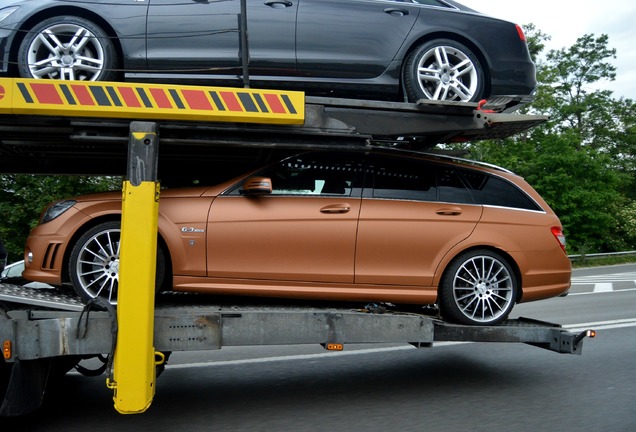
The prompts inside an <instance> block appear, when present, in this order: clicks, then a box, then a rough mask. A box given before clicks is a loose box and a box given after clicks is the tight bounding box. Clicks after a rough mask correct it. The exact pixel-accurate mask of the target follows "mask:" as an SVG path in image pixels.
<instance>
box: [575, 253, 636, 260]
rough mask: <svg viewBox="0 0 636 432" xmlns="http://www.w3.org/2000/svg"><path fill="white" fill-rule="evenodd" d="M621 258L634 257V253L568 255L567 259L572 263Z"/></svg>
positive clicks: (635, 254)
mask: <svg viewBox="0 0 636 432" xmlns="http://www.w3.org/2000/svg"><path fill="white" fill-rule="evenodd" d="M623 256H636V251H625V252H608V253H591V254H579V255H568V258H569V259H570V261H572V262H574V261H584V260H587V259H601V258H612V257H623Z"/></svg>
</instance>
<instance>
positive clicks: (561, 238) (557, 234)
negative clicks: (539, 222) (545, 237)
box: [550, 227, 565, 252]
mask: <svg viewBox="0 0 636 432" xmlns="http://www.w3.org/2000/svg"><path fill="white" fill-rule="evenodd" d="M550 230H551V231H552V235H553V236H554V238H555V239H556V240H557V241H558V242H559V246H561V249H563V252H565V235H564V234H563V230H562V229H561V227H552V228H550Z"/></svg>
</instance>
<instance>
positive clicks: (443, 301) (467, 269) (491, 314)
mask: <svg viewBox="0 0 636 432" xmlns="http://www.w3.org/2000/svg"><path fill="white" fill-rule="evenodd" d="M518 292H519V285H518V281H517V277H516V274H515V272H514V271H513V269H512V267H511V266H510V264H509V263H508V261H507V260H506V259H505V258H504V257H502V256H501V255H499V254H498V253H496V252H492V251H489V250H485V249H484V250H474V251H469V252H466V253H463V254H461V255H459V256H458V257H457V258H456V259H455V260H453V261H452V262H451V263H450V264H449V266H448V268H447V269H446V271H445V273H444V276H443V277H442V280H441V283H440V287H439V307H440V310H441V313H442V317H444V319H445V320H447V321H452V322H456V323H459V324H470V325H493V324H497V323H500V322H502V321H504V320H505V319H506V318H507V317H508V315H509V314H510V312H511V311H512V308H513V307H514V305H515V303H516V301H517V293H518Z"/></svg>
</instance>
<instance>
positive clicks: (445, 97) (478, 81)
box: [404, 39, 485, 102]
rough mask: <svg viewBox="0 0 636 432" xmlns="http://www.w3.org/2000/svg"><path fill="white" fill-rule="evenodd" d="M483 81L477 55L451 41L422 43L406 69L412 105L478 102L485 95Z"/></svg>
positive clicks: (408, 94)
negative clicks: (415, 103)
mask: <svg viewBox="0 0 636 432" xmlns="http://www.w3.org/2000/svg"><path fill="white" fill-rule="evenodd" d="M484 81H485V74H484V71H483V69H482V67H481V64H480V63H479V59H478V58H477V56H475V54H474V53H473V52H472V51H471V50H470V49H468V47H466V46H464V45H462V44H460V43H458V42H455V41H453V40H450V39H437V40H433V41H430V42H426V43H424V44H422V45H421V46H419V47H418V48H416V49H415V50H414V51H413V52H412V53H411V54H410V55H409V56H408V58H407V60H406V63H405V66H404V88H405V90H406V93H407V96H408V98H409V100H410V101H411V102H415V101H417V100H419V99H428V100H438V101H448V102H475V101H478V100H479V99H481V98H482V97H483V95H484V88H485V82H484Z"/></svg>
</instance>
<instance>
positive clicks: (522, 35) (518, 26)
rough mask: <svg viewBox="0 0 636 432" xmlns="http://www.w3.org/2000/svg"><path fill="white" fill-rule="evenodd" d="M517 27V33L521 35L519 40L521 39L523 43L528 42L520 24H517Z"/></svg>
mask: <svg viewBox="0 0 636 432" xmlns="http://www.w3.org/2000/svg"><path fill="white" fill-rule="evenodd" d="M515 27H517V33H519V39H521V41H522V42H527V41H526V34H525V33H524V32H523V29H522V28H521V26H520V25H519V24H516V25H515Z"/></svg>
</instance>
